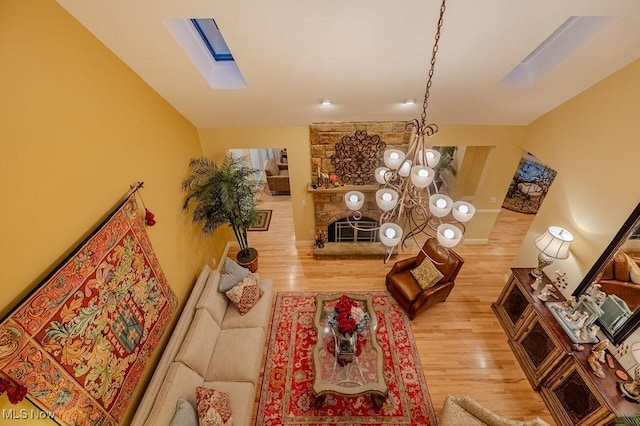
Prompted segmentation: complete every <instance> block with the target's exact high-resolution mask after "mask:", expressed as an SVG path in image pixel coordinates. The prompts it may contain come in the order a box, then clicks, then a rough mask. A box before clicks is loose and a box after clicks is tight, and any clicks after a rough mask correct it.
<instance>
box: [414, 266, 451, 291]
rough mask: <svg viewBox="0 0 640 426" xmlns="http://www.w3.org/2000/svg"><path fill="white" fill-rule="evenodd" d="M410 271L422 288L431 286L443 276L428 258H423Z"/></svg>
mask: <svg viewBox="0 0 640 426" xmlns="http://www.w3.org/2000/svg"><path fill="white" fill-rule="evenodd" d="M410 272H411V275H413V277H414V278H415V279H416V280H417V281H418V284H420V287H422V289H423V290H426V289H428V288H430V287H433V286H434V285H435V284H436V283H437V282H438V281H440V280H441V279H442V277H444V275H442V274H441V273H440V271H438V270H437V269H436V267H435V266H434V265H433V263H431V261H430V260H429V259H428V258H425V259H424V260H423V261H422V263H421V264H420V265H418V267H417V268H414V269H412V270H411V271H410Z"/></svg>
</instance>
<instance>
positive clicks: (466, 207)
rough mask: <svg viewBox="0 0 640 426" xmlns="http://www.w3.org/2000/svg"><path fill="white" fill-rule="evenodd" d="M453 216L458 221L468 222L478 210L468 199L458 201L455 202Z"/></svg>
mask: <svg viewBox="0 0 640 426" xmlns="http://www.w3.org/2000/svg"><path fill="white" fill-rule="evenodd" d="M452 212H453V217H454V218H455V219H456V220H457V221H458V222H468V221H469V220H471V218H472V217H473V215H474V214H475V212H476V208H475V207H474V206H473V204H471V203H467V202H466V201H456V202H455V203H453V210H452Z"/></svg>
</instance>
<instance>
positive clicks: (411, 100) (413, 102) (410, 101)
mask: <svg viewBox="0 0 640 426" xmlns="http://www.w3.org/2000/svg"><path fill="white" fill-rule="evenodd" d="M415 103H416V100H415V99H413V98H409V99H405V100H404V104H405V105H415Z"/></svg>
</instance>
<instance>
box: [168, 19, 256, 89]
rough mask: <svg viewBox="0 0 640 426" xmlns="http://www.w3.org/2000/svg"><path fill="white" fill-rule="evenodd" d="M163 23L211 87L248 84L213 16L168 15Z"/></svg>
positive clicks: (241, 87) (219, 87)
mask: <svg viewBox="0 0 640 426" xmlns="http://www.w3.org/2000/svg"><path fill="white" fill-rule="evenodd" d="M164 23H165V25H166V26H167V28H168V29H169V31H170V32H171V34H173V36H174V37H175V39H176V41H177V42H178V44H179V45H180V47H182V49H183V50H184V51H185V53H186V54H187V56H188V57H189V58H190V59H191V61H192V62H193V64H194V65H195V66H196V68H197V69H198V71H200V74H202V77H204V79H205V80H206V81H207V83H208V84H209V86H210V87H211V88H212V89H245V88H246V87H247V83H246V82H245V81H244V77H242V73H240V69H239V68H238V65H237V63H236V61H235V59H234V57H233V55H232V54H231V50H230V49H229V46H227V43H226V42H225V40H224V37H223V36H222V33H221V32H220V30H219V28H218V25H217V24H216V22H215V20H214V19H213V18H207V19H200V18H199V19H165V20H164Z"/></svg>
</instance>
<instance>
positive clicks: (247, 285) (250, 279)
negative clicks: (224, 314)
mask: <svg viewBox="0 0 640 426" xmlns="http://www.w3.org/2000/svg"><path fill="white" fill-rule="evenodd" d="M225 294H226V295H227V297H228V298H229V300H231V302H232V303H233V304H234V305H235V306H236V309H238V312H239V313H240V315H244V314H246V313H247V312H249V311H250V310H251V308H253V307H254V306H255V304H256V303H258V300H260V298H261V297H262V295H263V294H264V291H263V290H262V289H261V288H260V286H259V285H258V282H257V281H256V280H255V277H254V276H253V275H247V276H246V277H245V278H244V279H243V280H242V281H240V282H239V283H238V285H236V286H234V287H233V288H232V289H231V290H229V291H227V292H226V293H225Z"/></svg>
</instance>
